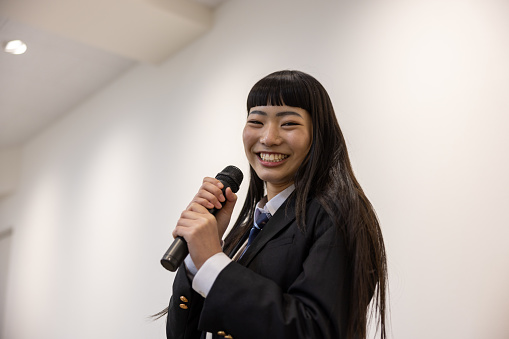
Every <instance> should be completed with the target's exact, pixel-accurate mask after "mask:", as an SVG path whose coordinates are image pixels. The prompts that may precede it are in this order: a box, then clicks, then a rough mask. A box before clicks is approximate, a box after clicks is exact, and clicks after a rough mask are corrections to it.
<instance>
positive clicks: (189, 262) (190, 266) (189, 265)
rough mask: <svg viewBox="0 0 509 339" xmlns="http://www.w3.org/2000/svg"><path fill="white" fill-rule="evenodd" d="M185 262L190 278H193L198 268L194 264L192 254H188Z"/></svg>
mask: <svg viewBox="0 0 509 339" xmlns="http://www.w3.org/2000/svg"><path fill="white" fill-rule="evenodd" d="M184 264H186V273H187V276H188V277H189V279H190V280H193V278H194V276H195V275H196V272H198V269H197V268H196V266H195V265H194V262H193V259H191V256H190V255H189V254H188V255H187V256H186V258H185V259H184Z"/></svg>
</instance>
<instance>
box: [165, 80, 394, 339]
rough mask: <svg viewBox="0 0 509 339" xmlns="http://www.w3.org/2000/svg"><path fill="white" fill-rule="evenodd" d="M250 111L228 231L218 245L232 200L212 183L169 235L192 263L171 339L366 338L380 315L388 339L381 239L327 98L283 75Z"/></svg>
mask: <svg viewBox="0 0 509 339" xmlns="http://www.w3.org/2000/svg"><path fill="white" fill-rule="evenodd" d="M247 110H248V115H247V121H246V125H245V127H244V132H243V141H244V148H245V152H246V156H247V159H248V161H249V164H250V182H249V190H248V193H247V198H246V201H245V203H244V205H243V208H242V210H241V212H240V216H239V218H238V220H237V221H236V223H235V225H234V226H233V228H232V230H231V232H230V233H229V234H228V236H227V237H226V238H225V240H224V243H223V242H222V241H221V239H222V238H223V235H224V233H225V230H226V229H227V227H228V224H229V221H230V216H231V214H232V211H233V207H234V205H235V202H236V199H237V198H236V195H235V194H234V193H233V192H232V191H231V190H230V189H229V188H228V189H227V190H226V191H225V194H224V195H223V194H222V191H221V188H222V187H223V186H222V184H221V183H220V182H219V181H218V180H216V179H214V178H205V179H204V180H203V184H202V186H201V188H200V189H199V191H198V193H197V194H196V196H195V197H194V199H193V201H192V202H191V203H190V205H189V206H188V208H187V209H186V210H185V211H184V212H182V215H181V218H180V219H179V221H178V223H177V226H176V227H175V230H174V231H173V236H175V237H176V236H182V237H184V239H185V240H186V241H187V244H188V248H189V253H190V255H189V256H188V257H187V258H186V261H185V263H184V264H183V265H182V266H181V267H180V268H179V270H178V272H177V275H176V277H175V280H174V284H173V296H172V298H171V300H170V305H169V307H168V309H167V312H168V321H167V337H168V338H169V339H177V338H218V337H219V338H236V339H244V338H257V339H260V338H288V339H295V338H348V339H349V338H365V337H366V326H367V321H368V319H369V318H370V317H371V315H372V314H373V312H370V310H371V311H373V310H374V311H375V313H376V314H377V315H378V316H377V317H376V320H377V325H378V326H379V327H378V331H379V333H380V336H381V338H385V337H386V331H385V312H386V303H385V294H386V281H387V266H386V257H385V249H384V243H383V238H382V233H381V230H380V227H379V223H378V220H377V217H376V214H375V211H374V210H373V207H372V206H371V204H370V202H369V200H368V199H367V198H366V196H365V194H364V192H363V190H362V188H361V186H360V185H359V183H358V182H357V180H356V179H355V176H354V174H353V171H352V168H351V165H350V160H349V158H348V152H347V149H346V144H345V140H344V138H343V135H342V132H341V130H340V128H339V125H338V122H337V119H336V115H335V113H334V109H333V107H332V103H331V101H330V98H329V96H328V94H327V92H326V91H325V89H324V88H323V87H322V85H321V84H320V83H319V82H318V81H317V80H316V79H315V78H313V77H312V76H310V75H308V74H305V73H302V72H299V71H281V72H276V73H273V74H270V75H268V76H267V77H265V78H263V79H261V80H260V81H259V82H258V83H256V84H255V85H254V87H253V88H252V90H251V92H250V93H249V96H248V100H247ZM222 202H225V204H224V207H222V208H221V203H222ZM212 207H216V208H218V209H219V208H220V210H219V211H218V212H217V213H216V215H215V216H213V215H212V214H210V213H209V212H208V209H210V208H212ZM260 216H261V217H263V218H260ZM262 219H263V220H262ZM370 303H371V306H370Z"/></svg>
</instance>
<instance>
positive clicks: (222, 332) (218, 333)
mask: <svg viewBox="0 0 509 339" xmlns="http://www.w3.org/2000/svg"><path fill="white" fill-rule="evenodd" d="M217 335H222V336H225V335H226V333H224V331H219V332H217Z"/></svg>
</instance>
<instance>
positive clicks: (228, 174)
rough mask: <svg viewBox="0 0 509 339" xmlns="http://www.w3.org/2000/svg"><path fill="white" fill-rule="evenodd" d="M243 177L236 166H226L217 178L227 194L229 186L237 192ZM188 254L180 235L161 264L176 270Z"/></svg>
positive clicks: (213, 211)
mask: <svg viewBox="0 0 509 339" xmlns="http://www.w3.org/2000/svg"><path fill="white" fill-rule="evenodd" d="M243 178H244V175H243V174H242V171H241V170H240V169H238V168H237V167H235V166H226V167H225V168H224V170H222V171H221V172H219V173H218V174H217V175H216V179H217V180H219V181H221V182H222V183H223V185H224V187H223V190H222V191H223V194H225V191H226V189H227V188H228V187H230V188H231V190H232V192H233V193H237V191H238V190H239V186H240V184H241V183H242V179H243ZM225 203H226V200H225V201H224V202H222V203H221V205H223V206H224V204H225ZM217 211H218V210H217V209H216V208H211V209H209V212H210V213H212V214H213V215H215V214H216V212H217ZM188 254H189V249H188V248H187V243H186V241H185V240H184V238H183V237H180V236H178V237H176V238H175V240H173V243H172V244H171V246H170V247H169V248H168V250H167V251H166V253H165V254H164V256H163V258H162V259H161V265H163V267H164V268H166V269H167V270H168V271H171V272H175V271H176V270H177V268H178V267H179V266H180V264H182V262H183V261H184V259H185V258H186V256H187V255H188Z"/></svg>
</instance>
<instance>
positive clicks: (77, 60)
mask: <svg viewBox="0 0 509 339" xmlns="http://www.w3.org/2000/svg"><path fill="white" fill-rule="evenodd" d="M225 1H226V0H87V1H82V0H38V1H37V2H34V1H31V0H1V1H0V43H1V44H2V51H0V150H2V149H11V148H16V147H19V146H20V145H22V144H23V143H24V142H26V141H27V140H29V139H30V138H31V137H32V136H34V135H35V134H37V133H39V132H40V131H41V130H42V129H44V128H46V127H47V126H49V125H50V124H51V123H52V122H54V121H55V120H56V119H58V118H60V117H62V116H63V115H64V114H65V113H67V112H69V110H70V109H72V108H73V107H75V106H76V105H79V104H80V103H81V102H82V101H83V100H85V99H86V98H88V97H89V96H91V95H93V94H94V93H95V92H97V91H99V90H100V89H102V88H103V87H104V86H105V85H107V84H108V83H110V82H111V81H113V80H114V79H115V78H117V77H118V76H120V75H121V74H122V73H124V72H125V71H127V70H128V69H130V68H131V67H133V66H134V65H136V64H137V63H138V62H149V63H155V64H157V63H160V62H162V61H164V60H166V59H167V58H168V57H170V56H171V55H172V54H173V53H175V52H176V51H177V50H179V49H181V48H183V47H185V46H186V45H187V44H188V43H190V42H191V41H193V40H194V39H196V38H197V37H199V36H200V35H202V34H204V33H205V32H206V31H207V30H208V29H210V27H211V25H212V18H213V10H214V9H215V8H217V7H218V6H219V5H220V4H221V3H223V2H225ZM119 8H122V11H119V10H118V9H119ZM13 39H20V40H23V41H24V42H25V43H26V44H27V45H28V50H27V52H26V53H25V54H23V55H11V54H7V53H5V52H3V46H4V44H5V43H6V42H7V41H10V40H13Z"/></svg>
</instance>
